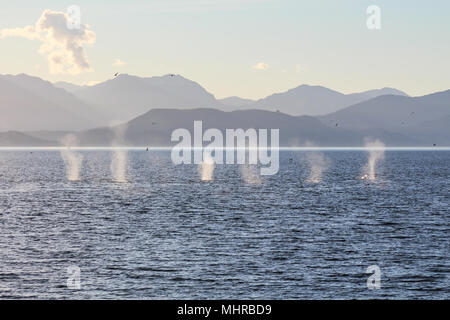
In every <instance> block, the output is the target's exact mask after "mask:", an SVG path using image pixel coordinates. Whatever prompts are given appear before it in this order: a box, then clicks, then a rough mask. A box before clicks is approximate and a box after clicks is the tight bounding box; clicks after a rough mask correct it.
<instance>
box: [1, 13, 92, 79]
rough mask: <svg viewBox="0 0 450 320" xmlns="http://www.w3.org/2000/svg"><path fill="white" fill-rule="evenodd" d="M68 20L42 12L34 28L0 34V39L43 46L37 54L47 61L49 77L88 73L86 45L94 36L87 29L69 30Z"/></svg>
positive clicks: (66, 17) (79, 26) (3, 30)
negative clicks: (43, 56)
mask: <svg viewBox="0 0 450 320" xmlns="http://www.w3.org/2000/svg"><path fill="white" fill-rule="evenodd" d="M70 23H71V19H70V18H69V16H68V14H66V13H64V12H60V11H52V10H49V9H46V10H44V12H43V13H42V15H41V17H40V18H39V19H38V21H37V22H36V24H35V25H32V26H26V27H23V28H10V29H1V30H0V39H2V38H6V37H21V38H26V39H30V40H39V41H41V42H42V44H41V47H40V48H39V53H40V54H42V55H45V56H46V57H47V59H48V64H49V69H50V72H51V73H54V74H56V73H66V74H79V73H81V72H86V71H91V70H92V69H91V65H90V63H89V60H88V58H87V55H86V51H85V45H87V44H93V43H95V40H96V35H95V32H94V31H92V30H91V29H90V28H89V26H88V25H85V24H81V23H80V24H77V25H76V27H75V28H69V27H68V25H70Z"/></svg>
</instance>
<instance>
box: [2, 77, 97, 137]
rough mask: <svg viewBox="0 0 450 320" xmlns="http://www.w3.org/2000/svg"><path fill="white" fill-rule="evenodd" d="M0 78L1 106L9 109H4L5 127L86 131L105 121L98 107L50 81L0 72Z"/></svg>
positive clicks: (10, 128)
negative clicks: (0, 73)
mask: <svg viewBox="0 0 450 320" xmlns="http://www.w3.org/2000/svg"><path fill="white" fill-rule="evenodd" d="M0 80H3V81H2V82H0V91H1V92H2V97H0V99H1V101H2V105H1V106H0V107H1V108H3V109H2V110H5V111H6V109H8V110H7V111H6V112H5V113H3V112H2V118H3V120H4V122H6V124H5V123H4V124H3V126H2V128H3V129H2V130H40V129H45V130H58V129H67V130H83V129H86V128H90V127H96V126H99V125H102V124H105V122H104V120H103V119H104V118H105V116H104V115H103V114H101V113H100V112H99V111H98V110H96V109H95V108H93V107H92V106H90V105H88V104H86V103H84V102H82V101H81V100H80V99H78V98H77V97H75V96H74V95H72V94H71V93H68V92H67V91H66V90H63V89H61V88H57V87H55V86H54V85H53V84H52V83H50V82H48V81H45V80H42V79H40V78H37V77H31V76H28V75H26V74H19V75H0ZM10 90H11V91H10ZM27 99H28V100H27ZM24 115H26V117H25V116H24ZM28 121H32V122H33V123H32V124H31V126H29V125H28V124H27V122H28ZM52 122H53V124H52Z"/></svg>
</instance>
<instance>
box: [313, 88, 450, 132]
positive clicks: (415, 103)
mask: <svg viewBox="0 0 450 320" xmlns="http://www.w3.org/2000/svg"><path fill="white" fill-rule="evenodd" d="M447 115H450V90H448V91H443V92H437V93H433V94H430V95H426V96H422V97H405V96H393V95H385V96H380V97H376V98H373V99H370V100H367V101H364V102H361V103H358V104H355V105H352V106H350V107H347V108H344V109H342V110H339V111H337V112H334V113H331V114H328V115H326V116H324V117H320V119H321V120H322V121H323V122H324V123H325V124H331V125H334V123H339V126H340V127H342V128H347V129H356V130H360V129H368V128H384V129H388V130H399V129H401V128H402V126H415V125H418V124H420V123H422V122H426V121H433V120H437V119H440V118H441V117H445V116H447Z"/></svg>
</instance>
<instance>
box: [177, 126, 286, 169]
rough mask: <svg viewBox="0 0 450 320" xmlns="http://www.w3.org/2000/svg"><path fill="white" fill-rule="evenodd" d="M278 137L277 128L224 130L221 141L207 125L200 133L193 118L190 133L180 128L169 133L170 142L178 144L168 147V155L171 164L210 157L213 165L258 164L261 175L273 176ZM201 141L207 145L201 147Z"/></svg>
mask: <svg viewBox="0 0 450 320" xmlns="http://www.w3.org/2000/svg"><path fill="white" fill-rule="evenodd" d="M269 131H270V132H269ZM269 133H270V146H269V143H268V138H269V137H268V134H269ZM279 139H280V133H279V129H269V130H268V129H258V130H256V129H253V128H251V129H247V130H244V129H226V130H225V141H224V136H223V133H222V131H220V130H219V129H214V128H210V129H207V130H206V131H205V132H203V123H202V121H194V134H193V136H192V135H191V132H190V131H189V130H188V129H183V128H179V129H176V130H174V131H173V132H172V135H171V141H172V142H178V144H177V145H175V146H174V147H173V148H172V153H171V158H172V162H173V163H174V164H192V163H194V164H202V163H203V161H204V160H207V161H211V160H212V161H214V163H215V164H224V163H226V164H250V165H257V164H258V163H259V164H260V165H261V168H260V173H261V175H263V176H264V175H274V174H276V173H278V170H279V167H280V160H279ZM204 142H205V143H209V144H208V145H207V146H205V147H203V143H204ZM192 153H193V157H192ZM224 153H225V161H224ZM247 160H248V162H247Z"/></svg>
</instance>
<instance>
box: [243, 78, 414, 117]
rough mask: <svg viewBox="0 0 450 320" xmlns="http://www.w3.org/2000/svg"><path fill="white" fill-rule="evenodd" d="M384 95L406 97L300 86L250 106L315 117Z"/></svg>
mask: <svg viewBox="0 0 450 320" xmlns="http://www.w3.org/2000/svg"><path fill="white" fill-rule="evenodd" d="M385 94H398V95H402V96H403V95H406V94H405V93H404V92H401V91H399V90H396V89H392V88H383V89H378V90H370V91H366V92H361V93H353V94H343V93H340V92H337V91H334V90H331V89H328V88H325V87H322V86H309V85H301V86H298V87H296V88H293V89H290V90H288V91H286V92H282V93H275V94H273V95H270V96H268V97H266V98H264V99H260V100H258V101H256V102H254V103H253V104H251V105H250V106H251V107H252V108H258V109H265V110H272V111H276V110H279V111H281V112H284V113H287V114H291V115H311V116H317V115H325V114H328V113H331V112H335V111H337V110H339V109H342V108H345V107H348V106H350V105H353V104H356V103H359V102H361V101H364V100H368V99H371V98H373V97H375V96H380V95H385Z"/></svg>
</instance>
